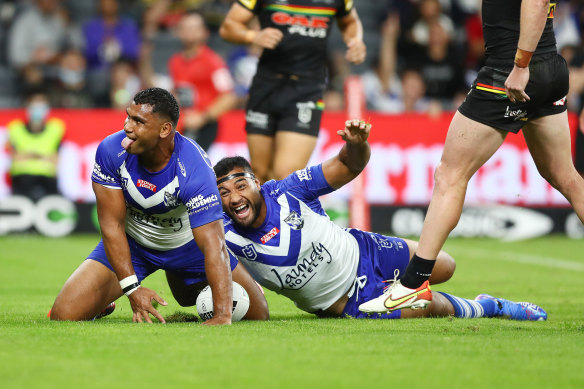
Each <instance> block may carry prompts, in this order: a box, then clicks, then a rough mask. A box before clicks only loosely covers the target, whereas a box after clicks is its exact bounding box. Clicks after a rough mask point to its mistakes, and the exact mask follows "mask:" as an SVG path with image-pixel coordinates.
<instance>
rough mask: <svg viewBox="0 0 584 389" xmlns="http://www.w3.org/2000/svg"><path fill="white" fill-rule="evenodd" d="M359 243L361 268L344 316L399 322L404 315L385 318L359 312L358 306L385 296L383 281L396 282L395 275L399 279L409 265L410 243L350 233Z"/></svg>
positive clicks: (362, 232)
mask: <svg viewBox="0 0 584 389" xmlns="http://www.w3.org/2000/svg"><path fill="white" fill-rule="evenodd" d="M349 233H350V234H351V235H353V236H354V237H355V238H356V239H357V242H358V243H359V252H360V255H359V265H358V267H357V279H356V281H355V285H354V286H353V294H352V296H351V297H350V298H349V300H348V301H347V305H346V306H345V309H344V310H343V315H344V316H348V317H353V318H356V319H362V318H370V319H399V318H400V317H401V311H399V310H398V311H393V312H391V313H384V314H366V313H363V312H361V311H359V305H361V304H363V303H364V302H366V301H369V300H372V299H374V298H376V297H378V296H380V295H381V294H382V293H383V288H384V287H385V286H386V285H387V283H384V282H383V281H386V280H393V278H394V272H395V271H396V270H398V271H399V273H398V278H400V277H401V276H402V275H403V273H404V272H405V270H406V267H407V266H408V263H409V262H410V251H409V249H408V245H407V243H406V242H405V241H404V240H403V239H400V238H394V237H391V236H384V235H380V234H375V233H373V232H365V231H361V230H355V229H351V230H349Z"/></svg>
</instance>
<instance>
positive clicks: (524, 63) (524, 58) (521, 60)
mask: <svg viewBox="0 0 584 389" xmlns="http://www.w3.org/2000/svg"><path fill="white" fill-rule="evenodd" d="M532 55H533V51H527V50H523V49H520V48H519V47H518V48H517V52H516V53H515V65H516V66H517V67H520V68H526V67H528V66H529V61H531V56H532Z"/></svg>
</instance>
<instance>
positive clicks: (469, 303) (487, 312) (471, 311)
mask: <svg viewBox="0 0 584 389" xmlns="http://www.w3.org/2000/svg"><path fill="white" fill-rule="evenodd" d="M437 293H440V294H441V295H442V296H444V297H446V298H447V299H448V301H450V303H451V304H452V305H453V306H454V316H456V317H464V318H473V317H494V316H496V307H497V303H496V302H495V301H494V300H491V299H484V300H479V301H475V300H467V299H463V298H460V297H456V296H453V295H451V294H448V293H444V292H437Z"/></svg>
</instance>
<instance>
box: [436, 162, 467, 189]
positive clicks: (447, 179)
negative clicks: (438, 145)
mask: <svg viewBox="0 0 584 389" xmlns="http://www.w3.org/2000/svg"><path fill="white" fill-rule="evenodd" d="M467 181H468V179H467V178H466V177H465V176H464V174H463V172H462V171H461V170H459V169H455V168H454V167H452V166H449V165H447V164H444V163H442V162H440V163H439V164H438V166H437V167H436V170H435V171H434V188H435V190H437V191H438V192H447V191H448V190H449V189H450V188H453V187H456V186H459V185H461V184H463V185H466V182H467Z"/></svg>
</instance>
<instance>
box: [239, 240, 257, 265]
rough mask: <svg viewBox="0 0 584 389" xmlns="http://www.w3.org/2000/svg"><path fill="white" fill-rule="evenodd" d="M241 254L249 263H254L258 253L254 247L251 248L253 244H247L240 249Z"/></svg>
mask: <svg viewBox="0 0 584 389" xmlns="http://www.w3.org/2000/svg"><path fill="white" fill-rule="evenodd" d="M241 252H242V253H243V255H244V256H245V257H246V258H247V259H249V260H250V261H254V260H255V259H256V258H257V257H258V253H257V251H256V249H255V247H253V244H248V245H247V246H244V247H243V248H242V249H241Z"/></svg>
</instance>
